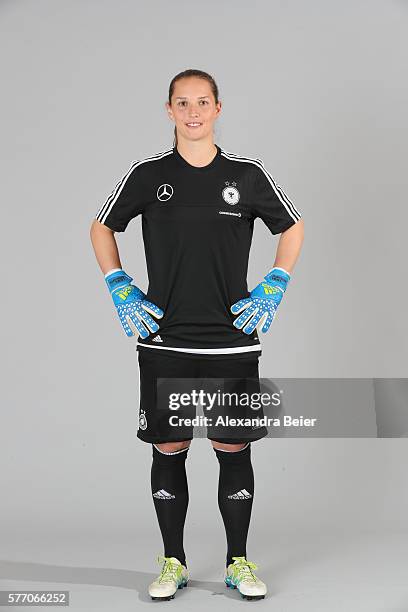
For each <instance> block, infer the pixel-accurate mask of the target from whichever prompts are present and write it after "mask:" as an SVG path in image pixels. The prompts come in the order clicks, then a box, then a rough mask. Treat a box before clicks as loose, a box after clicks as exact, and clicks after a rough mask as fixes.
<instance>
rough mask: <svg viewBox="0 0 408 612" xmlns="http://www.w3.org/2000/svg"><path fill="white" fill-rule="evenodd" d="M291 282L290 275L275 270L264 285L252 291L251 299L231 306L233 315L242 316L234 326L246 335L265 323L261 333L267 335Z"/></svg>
mask: <svg viewBox="0 0 408 612" xmlns="http://www.w3.org/2000/svg"><path fill="white" fill-rule="evenodd" d="M289 280H290V274H288V273H287V272H286V270H283V269H282V268H273V269H272V270H271V271H270V272H269V273H268V274H267V275H266V276H265V280H264V282H262V283H259V285H257V286H256V287H255V289H253V291H251V293H250V297H248V298H244V299H243V300H239V301H238V302H235V304H233V305H232V306H231V312H232V313H233V314H239V313H240V312H242V311H243V312H242V314H241V315H240V316H239V317H238V318H237V319H235V321H234V325H235V327H237V328H238V329H242V328H243V329H242V331H243V332H245V333H246V334H251V333H252V332H253V331H254V329H255V327H258V326H259V325H261V323H263V325H262V328H261V331H262V332H263V333H266V332H267V331H268V329H269V328H270V326H271V323H272V321H273V319H274V317H275V313H276V310H277V308H278V306H279V304H280V303H281V301H282V298H283V294H284V293H285V291H286V287H287V284H288V282H289Z"/></svg>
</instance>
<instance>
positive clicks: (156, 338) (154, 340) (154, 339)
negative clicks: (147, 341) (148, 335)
mask: <svg viewBox="0 0 408 612" xmlns="http://www.w3.org/2000/svg"><path fill="white" fill-rule="evenodd" d="M153 342H163V340H162V339H161V338H160V336H155V337H154V338H153Z"/></svg>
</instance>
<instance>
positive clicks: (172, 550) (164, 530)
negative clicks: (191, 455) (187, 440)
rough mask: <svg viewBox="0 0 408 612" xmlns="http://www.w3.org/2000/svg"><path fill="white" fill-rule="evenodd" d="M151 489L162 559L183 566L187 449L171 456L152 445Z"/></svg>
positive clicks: (184, 563)
mask: <svg viewBox="0 0 408 612" xmlns="http://www.w3.org/2000/svg"><path fill="white" fill-rule="evenodd" d="M152 446H153V462H152V470H151V487H152V495H153V502H154V507H155V509H156V514H157V518H158V521H159V526H160V531H161V534H162V537H163V544H164V556H165V557H176V558H177V559H178V560H179V561H180V562H181V563H182V564H183V565H186V556H185V553H184V547H183V531H184V523H185V519H186V514H187V506H188V486H187V474H186V465H185V462H186V457H187V453H188V448H187V449H185V450H182V451H176V452H175V453H173V454H167V453H164V452H161V451H160V450H159V449H157V448H156V446H155V445H154V444H153V445H152Z"/></svg>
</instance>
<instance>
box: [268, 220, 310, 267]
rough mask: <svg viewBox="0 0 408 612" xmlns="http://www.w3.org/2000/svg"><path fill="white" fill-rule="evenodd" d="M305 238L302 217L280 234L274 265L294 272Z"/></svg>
mask: <svg viewBox="0 0 408 612" xmlns="http://www.w3.org/2000/svg"><path fill="white" fill-rule="evenodd" d="M303 238H304V222H303V219H300V220H299V221H298V222H297V223H294V224H293V225H292V226H291V227H290V228H289V229H287V230H286V231H285V232H283V233H282V234H281V235H280V238H279V243H278V247H277V249H276V256H275V261H274V264H273V267H274V268H282V269H283V270H286V271H287V272H289V274H292V270H293V268H294V266H295V263H296V261H297V259H298V257H299V253H300V250H301V248H302V244H303Z"/></svg>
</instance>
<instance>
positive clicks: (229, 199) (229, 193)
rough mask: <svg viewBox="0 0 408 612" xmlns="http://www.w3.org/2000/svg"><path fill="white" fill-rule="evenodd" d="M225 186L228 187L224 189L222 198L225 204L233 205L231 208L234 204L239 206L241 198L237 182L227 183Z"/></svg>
mask: <svg viewBox="0 0 408 612" xmlns="http://www.w3.org/2000/svg"><path fill="white" fill-rule="evenodd" d="M225 185H226V187H224V189H223V190H222V197H223V199H224V202H226V203H227V204H231V206H234V204H238V202H239V197H240V196H239V191H238V189H237V184H236V182H235V181H232V182H230V181H225Z"/></svg>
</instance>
